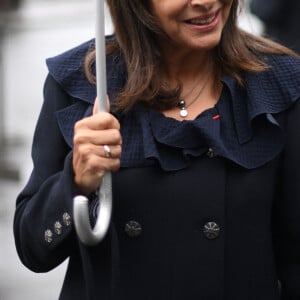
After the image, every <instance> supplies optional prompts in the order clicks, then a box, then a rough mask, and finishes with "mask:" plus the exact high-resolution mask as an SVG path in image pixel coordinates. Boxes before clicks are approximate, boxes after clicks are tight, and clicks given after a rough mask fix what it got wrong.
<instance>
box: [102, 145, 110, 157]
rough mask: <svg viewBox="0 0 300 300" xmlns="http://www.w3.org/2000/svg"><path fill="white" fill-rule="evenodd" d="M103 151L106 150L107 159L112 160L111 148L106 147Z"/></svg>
mask: <svg viewBox="0 0 300 300" xmlns="http://www.w3.org/2000/svg"><path fill="white" fill-rule="evenodd" d="M103 149H104V152H105V156H106V157H107V158H111V156H112V155H111V150H110V147H109V146H108V145H104V146H103Z"/></svg>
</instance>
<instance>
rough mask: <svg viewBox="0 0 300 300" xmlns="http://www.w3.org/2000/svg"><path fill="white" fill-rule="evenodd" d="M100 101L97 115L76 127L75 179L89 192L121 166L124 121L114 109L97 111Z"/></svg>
mask: <svg viewBox="0 0 300 300" xmlns="http://www.w3.org/2000/svg"><path fill="white" fill-rule="evenodd" d="M96 103H97V101H95V105H94V111H93V115H92V116H91V117H87V118H84V119H82V120H80V121H78V122H77V123H76V124H75V127H74V149H73V169H74V174H75V178H74V180H75V184H76V185H77V186H78V188H79V189H80V191H81V192H83V193H84V194H85V195H89V194H90V193H91V192H93V191H95V190H96V189H97V188H98V187H99V186H100V184H101V180H102V177H103V175H104V173H105V172H106V171H116V170H118V169H119V167H120V156H121V145H122V138H121V134H120V123H119V121H118V120H117V119H116V118H115V117H114V116H113V115H111V114H110V113H106V112H97V108H96V107H97V105H96ZM107 146H108V149H107ZM107 150H110V153H109V152H108V151H107Z"/></svg>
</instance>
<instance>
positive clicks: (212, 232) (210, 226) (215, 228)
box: [203, 222, 220, 240]
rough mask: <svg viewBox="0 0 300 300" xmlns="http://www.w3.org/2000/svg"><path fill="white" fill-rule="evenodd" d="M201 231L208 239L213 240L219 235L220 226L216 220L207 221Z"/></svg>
mask: <svg viewBox="0 0 300 300" xmlns="http://www.w3.org/2000/svg"><path fill="white" fill-rule="evenodd" d="M203 233H204V235H205V237H206V238H207V239H209V240H214V239H216V238H217V237H218V236H219V235H220V227H219V225H218V224H217V223H216V222H207V223H206V224H205V225H204V227H203Z"/></svg>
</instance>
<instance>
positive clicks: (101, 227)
mask: <svg viewBox="0 0 300 300" xmlns="http://www.w3.org/2000/svg"><path fill="white" fill-rule="evenodd" d="M88 202H89V200H88V198H87V197H85V196H76V197H75V198H74V206H73V213H74V223H75V228H76V232H77V235H78V237H79V239H80V240H81V242H82V243H84V244H86V245H88V246H93V245H96V244H97V243H99V242H100V241H101V240H103V238H104V237H105V235H106V233H107V230H108V227H109V224H110V219H111V212H112V194H111V173H110V172H108V173H105V175H104V177H103V179H102V183H101V188H100V189H99V202H100V203H99V210H98V218H97V221H96V224H95V226H94V228H93V229H92V228H91V224H90V220H89V213H88V211H89V207H88Z"/></svg>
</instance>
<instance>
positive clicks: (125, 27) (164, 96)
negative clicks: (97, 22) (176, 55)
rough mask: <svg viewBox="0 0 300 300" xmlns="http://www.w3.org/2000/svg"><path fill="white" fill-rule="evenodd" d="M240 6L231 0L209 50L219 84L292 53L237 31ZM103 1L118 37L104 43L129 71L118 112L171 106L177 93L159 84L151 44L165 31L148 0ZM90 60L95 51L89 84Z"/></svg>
mask: <svg viewBox="0 0 300 300" xmlns="http://www.w3.org/2000/svg"><path fill="white" fill-rule="evenodd" d="M240 2H241V0H233V3H232V8H231V12H230V15H229V18H228V21H227V23H226V25H225V27H224V29H223V33H222V38H221V41H220V43H219V44H218V46H217V47H216V48H215V49H213V50H212V51H213V58H214V61H215V67H216V70H217V73H216V80H217V81H219V80H220V79H221V76H223V75H231V76H233V77H234V78H236V79H237V81H238V82H239V83H240V84H241V85H242V84H243V76H242V74H243V72H244V71H247V72H261V71H264V70H266V69H267V68H268V65H267V64H266V62H265V61H264V58H263V55H262V54H269V53H271V54H289V55H296V54H295V53H294V52H293V51H292V50H289V49H287V48H285V47H283V46H281V45H279V44H277V43H275V42H273V41H271V40H268V39H265V38H262V37H258V36H254V35H252V34H250V33H247V32H245V31H243V30H242V29H240V28H239V27H238V26H237V17H238V14H239V9H240V7H239V4H240ZM107 3H108V6H109V9H110V13H111V16H112V20H113V24H114V28H115V37H116V38H115V39H113V40H112V41H110V42H109V43H108V44H107V53H108V54H110V53H113V52H114V51H121V53H122V55H123V57H124V60H125V64H126V68H127V78H126V83H125V86H124V87H123V89H122V91H121V92H120V93H119V94H118V97H117V99H116V103H117V108H118V109H120V110H128V109H130V108H131V107H132V106H133V105H134V104H135V103H137V102H140V101H143V102H147V103H148V104H149V105H151V106H156V107H158V108H160V109H163V108H167V107H170V106H174V103H175V101H178V96H179V92H180V89H177V90H175V91H170V90H168V89H166V88H165V87H163V86H162V83H161V81H162V80H161V77H160V72H159V68H160V64H161V58H160V53H159V49H158V46H157V43H156V42H155V40H156V37H157V35H162V34H164V33H163V32H162V31H161V29H160V26H159V24H158V22H157V20H156V18H155V17H154V16H153V14H152V13H151V1H150V0H107ZM94 62H95V53H94V51H92V52H90V53H88V55H87V57H86V63H85V70H86V74H87V77H88V78H89V80H91V81H94V75H93V73H92V70H93V68H92V66H93V64H94ZM154 99H156V101H154ZM157 99H160V101H157Z"/></svg>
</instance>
